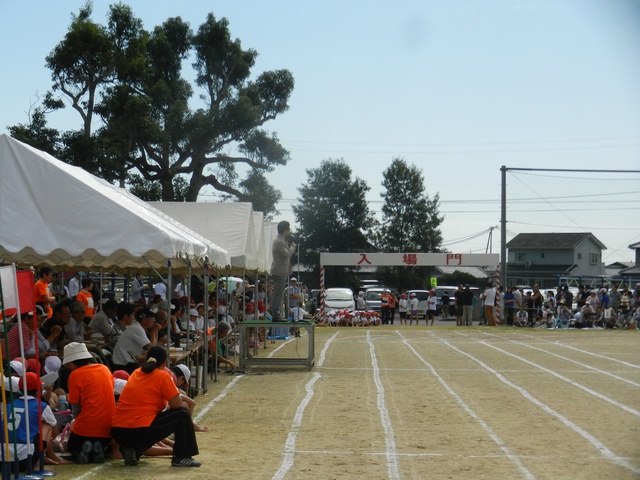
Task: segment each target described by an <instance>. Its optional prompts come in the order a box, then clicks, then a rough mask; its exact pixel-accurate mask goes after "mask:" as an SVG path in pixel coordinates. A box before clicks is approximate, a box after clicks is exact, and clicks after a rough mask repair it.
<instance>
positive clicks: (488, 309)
mask: <svg viewBox="0 0 640 480" xmlns="http://www.w3.org/2000/svg"><path fill="white" fill-rule="evenodd" d="M481 299H482V300H483V301H484V316H485V319H486V320H487V323H488V324H489V326H490V327H495V326H496V316H495V309H496V289H495V288H493V284H491V283H487V288H486V290H485V291H484V293H483V294H482V295H481Z"/></svg>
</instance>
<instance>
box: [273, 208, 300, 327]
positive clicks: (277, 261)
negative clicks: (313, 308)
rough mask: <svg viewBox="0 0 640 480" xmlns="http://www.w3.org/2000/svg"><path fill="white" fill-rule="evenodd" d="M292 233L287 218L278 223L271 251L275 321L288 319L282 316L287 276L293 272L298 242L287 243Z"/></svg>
mask: <svg viewBox="0 0 640 480" xmlns="http://www.w3.org/2000/svg"><path fill="white" fill-rule="evenodd" d="M289 235H291V226H290V224H289V222H287V221H286V220H283V221H281V222H280V223H278V236H277V237H276V238H275V239H274V240H273V243H272V245H271V253H272V255H273V262H272V263H271V270H270V274H271V277H272V278H273V295H272V297H271V298H272V299H271V320H272V321H274V322H283V321H286V319H285V318H283V316H282V304H283V303H284V291H285V285H286V283H287V277H288V276H289V275H291V272H293V268H292V266H291V257H292V256H293V254H294V253H295V251H296V243H295V242H291V244H288V243H287V237H288V236H289Z"/></svg>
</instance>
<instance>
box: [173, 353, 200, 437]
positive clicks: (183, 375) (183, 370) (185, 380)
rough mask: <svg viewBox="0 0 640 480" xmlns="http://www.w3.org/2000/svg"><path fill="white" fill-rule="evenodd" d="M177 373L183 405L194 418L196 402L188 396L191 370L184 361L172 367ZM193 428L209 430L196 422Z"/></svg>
mask: <svg viewBox="0 0 640 480" xmlns="http://www.w3.org/2000/svg"><path fill="white" fill-rule="evenodd" d="M171 371H172V372H173V374H174V375H175V383H176V387H178V390H179V391H180V395H181V397H182V406H183V407H184V408H186V409H187V410H189V415H191V417H192V418H193V412H194V410H195V408H196V402H195V401H194V400H193V399H192V398H191V397H189V396H188V393H187V392H188V391H189V379H190V378H191V370H189V367H187V366H186V365H185V364H184V363H180V364H178V365H176V366H175V367H173V368H172V369H171ZM193 428H194V429H195V431H196V432H208V431H209V428H208V427H203V426H201V425H198V424H197V423H195V422H194V424H193Z"/></svg>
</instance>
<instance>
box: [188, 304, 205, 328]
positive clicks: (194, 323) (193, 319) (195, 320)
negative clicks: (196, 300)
mask: <svg viewBox="0 0 640 480" xmlns="http://www.w3.org/2000/svg"><path fill="white" fill-rule="evenodd" d="M189 331H190V332H191V333H195V334H197V335H202V332H204V318H202V317H201V316H200V314H199V313H198V310H196V309H195V308H191V309H189Z"/></svg>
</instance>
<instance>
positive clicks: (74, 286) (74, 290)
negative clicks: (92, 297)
mask: <svg viewBox="0 0 640 480" xmlns="http://www.w3.org/2000/svg"><path fill="white" fill-rule="evenodd" d="M68 290H69V297H70V298H74V297H75V296H76V295H78V293H80V272H76V273H74V274H73V278H72V279H71V280H69V288H68Z"/></svg>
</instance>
